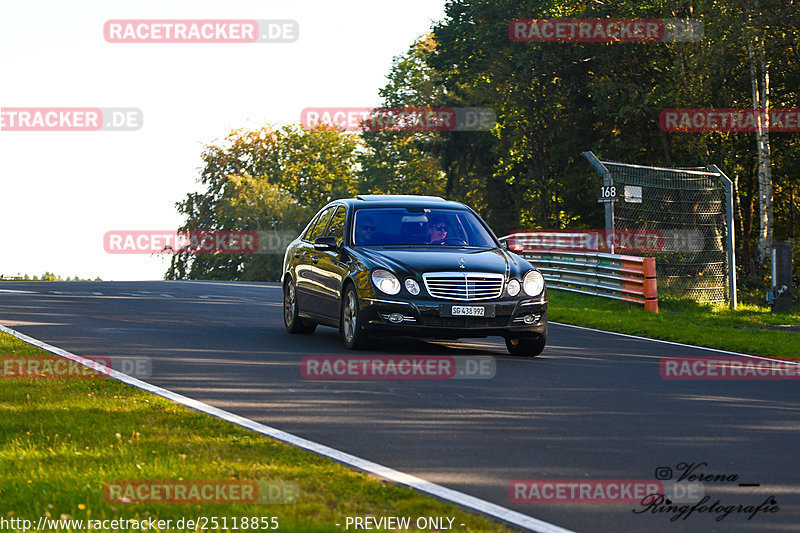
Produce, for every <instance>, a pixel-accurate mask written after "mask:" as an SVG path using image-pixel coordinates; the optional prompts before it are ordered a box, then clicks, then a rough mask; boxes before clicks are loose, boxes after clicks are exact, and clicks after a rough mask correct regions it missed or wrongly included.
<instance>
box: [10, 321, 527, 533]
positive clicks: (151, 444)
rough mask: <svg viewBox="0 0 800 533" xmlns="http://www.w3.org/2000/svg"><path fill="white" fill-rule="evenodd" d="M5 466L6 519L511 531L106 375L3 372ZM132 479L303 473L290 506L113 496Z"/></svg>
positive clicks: (16, 352)
mask: <svg viewBox="0 0 800 533" xmlns="http://www.w3.org/2000/svg"><path fill="white" fill-rule="evenodd" d="M0 356H2V357H3V359H6V358H13V357H20V356H35V357H42V356H47V357H51V355H50V354H47V353H46V352H44V351H42V350H40V349H38V348H36V347H34V346H31V345H29V344H26V343H23V342H22V341H20V340H18V339H16V338H15V337H12V336H10V335H7V334H5V333H0ZM0 471H1V472H3V480H2V483H0V518H5V519H6V520H9V519H12V518H14V519H27V520H32V521H33V523H34V524H36V523H37V521H38V520H39V517H49V518H51V519H55V520H58V519H64V520H71V519H75V520H84V521H86V520H92V521H95V520H101V521H102V520H111V519H120V518H121V519H124V520H131V519H133V520H137V521H142V520H144V519H158V520H167V519H170V520H172V524H175V525H177V521H178V520H179V519H181V518H184V519H186V518H191V519H196V518H198V517H202V516H205V517H217V518H218V525H219V527H217V528H213V527H211V526H210V525H209V526H208V527H207V528H206V530H210V531H242V530H244V529H248V528H244V527H241V522H240V523H239V526H240V527H237V528H234V527H232V526H233V519H234V517H235V518H237V519H238V520H241V518H242V517H276V518H277V522H278V524H279V530H282V531H298V532H322V531H342V530H343V528H342V527H337V526H336V525H335V524H336V523H340V524H344V520H345V517H347V516H368V515H372V516H376V517H381V516H401V517H411V523H412V524H413V523H414V521H415V520H416V519H417V518H418V517H452V518H454V520H453V524H454V525H456V527H457V529H458V530H460V531H476V532H477V531H511V529H509V528H507V527H505V526H504V525H501V524H498V523H495V522H493V521H491V520H489V519H488V518H485V517H483V516H478V515H475V514H470V513H468V512H466V511H464V510H463V509H461V508H460V507H457V506H455V505H451V504H447V503H444V502H441V501H439V500H436V499H434V498H430V497H427V496H424V495H422V494H420V493H417V492H416V491H414V490H411V489H409V488H406V487H402V486H397V485H394V484H392V483H389V482H386V481H383V480H381V479H378V478H376V477H374V476H369V475H366V474H363V473H359V472H356V471H353V470H350V469H348V468H346V467H344V466H342V465H340V464H339V463H336V462H335V461H332V460H330V459H327V458H324V457H320V456H318V455H315V454H312V453H310V452H306V451H304V450H300V449H298V448H295V447H293V446H290V445H288V444H285V443H282V442H279V441H276V440H273V439H270V438H268V437H265V436H262V435H259V434H257V433H254V432H251V431H248V430H246V429H243V428H240V427H238V426H235V425H233V424H230V423H228V422H225V421H223V420H219V419H217V418H214V417H211V416H209V415H206V414H203V413H198V412H196V411H192V410H190V409H187V408H184V407H183V406H180V405H178V404H175V403H172V402H170V401H168V400H165V399H163V398H161V397H158V396H154V395H152V394H149V393H146V392H144V391H141V390H139V389H136V388H134V387H130V386H127V385H125V384H123V383H121V382H118V381H116V380H113V379H108V378H97V379H27V380H22V379H0ZM123 480H153V481H155V480H158V481H162V480H203V481H214V480H220V481H223V480H252V481H264V480H272V481H278V480H282V481H284V482H296V483H297V484H298V486H299V496H298V498H297V500H296V502H295V503H290V504H282V505H276V504H260V505H256V504H216V503H215V504H202V505H197V504H191V505H190V504H163V503H162V504H126V503H122V504H119V503H114V504H112V503H109V502H107V501H106V500H105V498H104V492H103V490H104V486H105V484H106V483H109V482H113V481H123ZM222 517H227V519H228V522H227V525H228V527H227V528H225V527H222V522H221V520H222ZM445 523H447V522H446V521H445ZM462 523H463V524H465V527H461V526H460V524H462ZM109 525H111V524H109ZM11 529H14V528H11ZM18 529H19V530H22V528H21V527H20V528H18ZM249 529H252V528H249ZM273 529H274V528H273ZM45 530H55V529H52V528H45ZM86 530H87V528H86V522H84V527H83V528H76V527H74V525H73V526H72V527H64V528H61V529H58V531H61V532H64V531H86ZM104 530H109V531H120V530H124V531H132V529H131V528H127V527H126V528H113V527H112V528H104ZM174 530H178V528H175V527H170V528H164V529H160V528H153V529H149V531H174ZM182 530H198V528H196V527H195V528H192V529H189V528H186V527H184V528H182ZM411 530H413V531H416V529H414V528H411Z"/></svg>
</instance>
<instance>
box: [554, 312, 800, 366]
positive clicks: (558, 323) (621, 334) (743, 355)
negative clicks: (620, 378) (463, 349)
mask: <svg viewBox="0 0 800 533" xmlns="http://www.w3.org/2000/svg"><path fill="white" fill-rule="evenodd" d="M548 323H549V324H556V325H558V326H566V327H568V328H577V329H585V330H586V331H594V332H596V333H608V334H609V335H617V336H618V337H628V338H630V339H636V340H640V341H650V342H660V343H663V344H671V345H673V346H681V347H683V348H697V349H698V350H708V351H710V352H717V353H726V354H729V355H738V356H739V357H749V358H750V359H761V360H763V361H780V362H782V363H791V364H793V365H800V363H796V362H794V361H787V360H786V359H770V358H769V357H762V356H760V355H750V354H747V353H739V352H729V351H728V350H718V349H717V348H706V347H705V346H695V345H694V344H681V343H680V342H672V341H663V340H661V339H648V338H647V337H638V336H636V335H628V334H627V333H617V332H616V331H605V330H602V329H594V328H587V327H585V326H573V325H572V324H564V323H563V322H552V321H549V320H548Z"/></svg>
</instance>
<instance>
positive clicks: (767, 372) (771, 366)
mask: <svg viewBox="0 0 800 533" xmlns="http://www.w3.org/2000/svg"><path fill="white" fill-rule="evenodd" d="M659 373H660V374H661V377H662V378H663V379H666V380H678V381H680V380H685V381H725V380H732V381H741V380H789V379H798V378H800V364H798V363H793V362H789V361H775V360H763V359H749V358H744V357H734V356H724V357H664V358H662V359H661V362H660V363H659Z"/></svg>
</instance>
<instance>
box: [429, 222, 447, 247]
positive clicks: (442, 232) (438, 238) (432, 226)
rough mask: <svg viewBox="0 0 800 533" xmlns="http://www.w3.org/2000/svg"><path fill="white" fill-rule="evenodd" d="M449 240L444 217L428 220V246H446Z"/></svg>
mask: <svg viewBox="0 0 800 533" xmlns="http://www.w3.org/2000/svg"><path fill="white" fill-rule="evenodd" d="M446 239H447V222H446V221H445V219H444V217H435V218H434V217H431V219H430V220H428V244H444V241H445V240H446Z"/></svg>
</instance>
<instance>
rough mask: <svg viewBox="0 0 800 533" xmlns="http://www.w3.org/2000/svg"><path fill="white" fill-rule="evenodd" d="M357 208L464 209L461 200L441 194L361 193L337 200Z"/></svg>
mask: <svg viewBox="0 0 800 533" xmlns="http://www.w3.org/2000/svg"><path fill="white" fill-rule="evenodd" d="M337 201H338V202H343V203H345V204H347V205H349V206H352V207H355V208H356V209H358V208H361V207H405V206H424V207H442V208H445V209H447V208H450V209H452V208H458V209H464V208H466V206H465V205H464V204H462V203H460V202H453V201H450V200H445V199H444V198H440V197H439V196H423V195H417V194H359V195H358V196H356V197H355V198H344V199H341V200H337Z"/></svg>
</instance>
